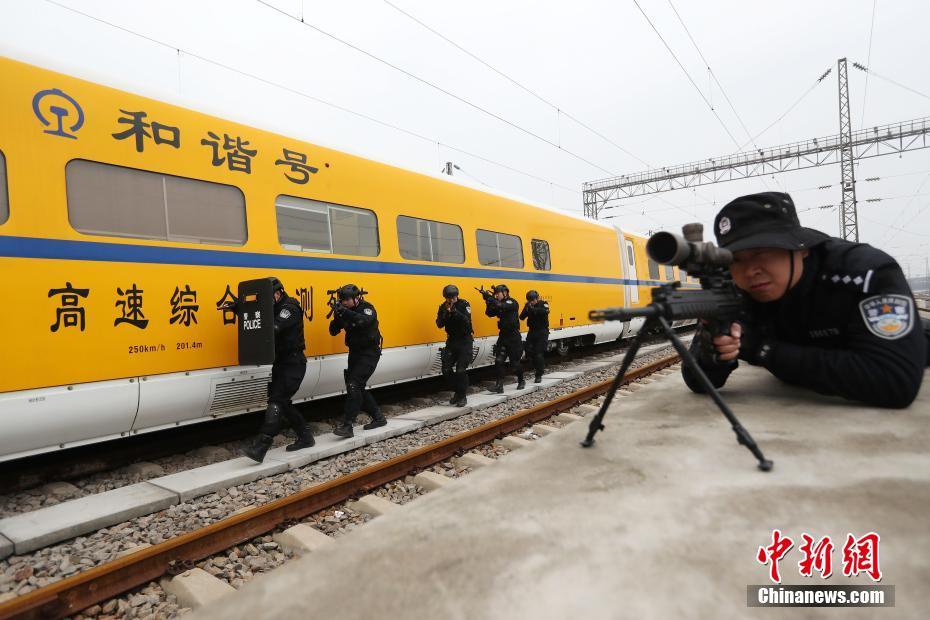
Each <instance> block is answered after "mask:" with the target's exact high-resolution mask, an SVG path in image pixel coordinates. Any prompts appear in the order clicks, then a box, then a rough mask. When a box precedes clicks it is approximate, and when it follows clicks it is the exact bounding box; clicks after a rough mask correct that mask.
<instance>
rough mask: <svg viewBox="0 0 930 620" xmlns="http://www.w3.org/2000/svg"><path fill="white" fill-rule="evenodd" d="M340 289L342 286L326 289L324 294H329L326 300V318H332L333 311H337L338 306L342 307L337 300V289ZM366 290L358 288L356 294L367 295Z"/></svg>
mask: <svg viewBox="0 0 930 620" xmlns="http://www.w3.org/2000/svg"><path fill="white" fill-rule="evenodd" d="M340 290H342V287H339V288H334V289H332V290H329V291H326V294H327V295H329V299H328V300H327V301H326V305H327V306H329V312H327V313H326V318H327V319H329V318H332V316H333V313H335V312H339V310H337V309H338V308H341V307H342V304H341V303H340V302H339V298H338V295H339V291H340ZM367 294H368V291H366V290H364V289H359V293H358V296H359V297H362V296H364V295H367Z"/></svg>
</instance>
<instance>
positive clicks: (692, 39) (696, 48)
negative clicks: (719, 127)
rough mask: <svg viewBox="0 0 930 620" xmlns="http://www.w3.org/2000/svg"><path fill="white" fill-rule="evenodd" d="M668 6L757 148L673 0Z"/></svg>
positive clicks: (669, 0)
mask: <svg viewBox="0 0 930 620" xmlns="http://www.w3.org/2000/svg"><path fill="white" fill-rule="evenodd" d="M668 5H669V6H670V7H671V8H672V11H673V12H674V13H675V17H677V18H678V22H679V23H680V24H681V27H682V28H684V30H685V33H686V34H687V35H688V39H690V40H691V45H693V46H694V49H695V51H697V53H698V56H700V57H701V62H703V63H704V66H705V67H707V72H708V73H709V74H710V76H711V78H712V79H713V80H714V83H715V84H716V85H717V88H719V89H720V93H721V94H722V95H723V98H724V99H725V100H726V102H727V105H729V106H730V110H732V111H733V115H734V116H736V120H737V121H739V124H740V126H741V127H742V128H743V131H744V132H746V137H748V138H749V140H750V142H753V146H755V141H754V140H753V139H752V134H751V133H750V132H749V129H747V128H746V123H744V122H743V118H742V117H741V116H740V115H739V112H737V111H736V106H734V105H733V102H732V101H730V97H729V95H727V91H726V89H724V87H723V84H721V83H720V80H718V79H717V74H716V73H714V70H713V69H712V68H711V66H710V63H709V62H708V61H707V59H706V58H705V57H704V54H703V53H702V52H701V48H700V47H698V44H697V41H695V40H694V37H693V36H692V35H691V31H690V30H688V26H687V25H686V24H685V20H684V19H682V17H681V15H680V14H679V13H678V9H676V8H675V5H674V4H672V0H668Z"/></svg>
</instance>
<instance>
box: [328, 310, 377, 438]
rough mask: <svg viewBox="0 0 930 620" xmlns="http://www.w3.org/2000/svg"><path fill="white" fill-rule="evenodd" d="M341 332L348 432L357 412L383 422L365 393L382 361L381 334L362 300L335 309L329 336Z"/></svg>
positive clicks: (343, 421)
mask: <svg viewBox="0 0 930 620" xmlns="http://www.w3.org/2000/svg"><path fill="white" fill-rule="evenodd" d="M342 330H345V332H346V336H345V343H346V346H347V347H349V363H348V368H347V369H346V370H345V373H344V375H345V383H346V400H345V407H344V409H343V418H342V424H343V426H344V427H346V426H347V427H348V429H349V430H350V431H351V428H352V424H354V423H355V418H356V416H358V412H359V411H364V412H365V413H367V414H368V415H370V416H371V417H372V420H375V421H381V420H383V419H384V418H383V416H382V415H381V410H380V409H379V408H378V403H376V402H375V399H374V397H373V396H372V395H371V392H369V391H368V390H367V389H366V385H367V383H368V379H370V378H371V375H372V374H374V372H375V369H376V368H377V367H378V361H379V359H380V358H381V332H380V331H379V330H378V313H377V311H375V307H374V306H373V305H371V304H370V303H368V302H367V301H365V300H362V301H360V302H359V304H358V305H357V306H355V307H354V308H346V307H345V306H343V305H341V304H340V305H338V306H336V309H335V311H334V313H333V320H332V321H331V322H330V324H329V333H330V335H332V336H335V335H336V334H338V333H339V332H340V331H342ZM378 425H380V424H378ZM366 426H367V425H366ZM347 436H350V437H351V435H347Z"/></svg>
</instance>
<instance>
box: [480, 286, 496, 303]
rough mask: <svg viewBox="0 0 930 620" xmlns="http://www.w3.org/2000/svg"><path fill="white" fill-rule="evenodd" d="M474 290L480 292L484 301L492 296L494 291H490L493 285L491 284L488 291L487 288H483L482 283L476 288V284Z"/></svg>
mask: <svg viewBox="0 0 930 620" xmlns="http://www.w3.org/2000/svg"><path fill="white" fill-rule="evenodd" d="M475 290H476V291H478V292H479V293H481V296H482V297H484V300H485V301H487V300H488V299H490V298H491V297H494V293H493V292H492V291H493V290H494V286H491V290H490V291H489V290H487V289H485V288H484V284H482V285H481V288H478V287H477V286H476V287H475Z"/></svg>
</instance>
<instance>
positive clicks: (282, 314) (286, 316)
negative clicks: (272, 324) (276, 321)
mask: <svg viewBox="0 0 930 620" xmlns="http://www.w3.org/2000/svg"><path fill="white" fill-rule="evenodd" d="M278 316H279V317H281V318H282V319H289V318H291V311H290V310H288V309H287V308H284V309H282V310H281V312H279V313H278Z"/></svg>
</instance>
